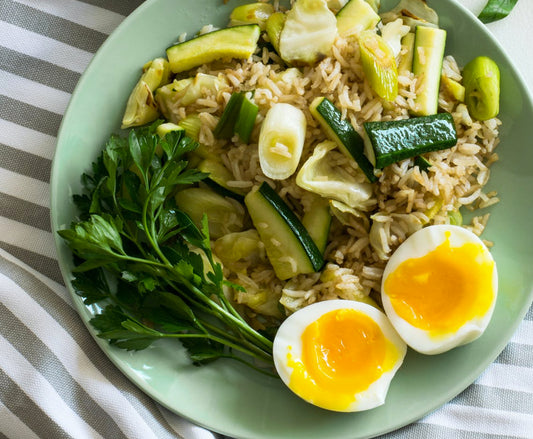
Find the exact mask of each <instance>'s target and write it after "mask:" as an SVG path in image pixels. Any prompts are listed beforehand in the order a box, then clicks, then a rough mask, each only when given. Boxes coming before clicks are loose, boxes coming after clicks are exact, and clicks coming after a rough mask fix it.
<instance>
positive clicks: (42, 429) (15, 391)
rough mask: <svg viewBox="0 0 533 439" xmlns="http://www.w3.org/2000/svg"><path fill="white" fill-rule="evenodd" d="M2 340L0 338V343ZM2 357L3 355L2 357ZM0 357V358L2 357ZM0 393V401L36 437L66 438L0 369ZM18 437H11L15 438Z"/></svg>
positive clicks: (59, 428)
mask: <svg viewBox="0 0 533 439" xmlns="http://www.w3.org/2000/svg"><path fill="white" fill-rule="evenodd" d="M2 340H3V338H2V337H1V336H0V342H1V341H2ZM2 356H3V355H2ZM2 356H0V357H2ZM0 383H1V385H2V392H0V400H1V401H2V402H3V405H5V406H6V407H7V408H8V409H9V410H10V411H11V412H12V413H13V415H14V416H16V417H17V418H19V419H20V420H21V421H22V422H23V423H24V424H26V426H27V427H28V428H29V429H30V430H32V431H33V432H34V433H35V434H37V436H38V437H41V438H43V437H47V438H66V437H69V436H68V435H66V434H65V432H64V431H63V429H62V428H61V427H59V425H57V423H56V422H55V421H53V420H52V419H51V418H49V417H48V416H47V415H46V414H45V413H43V411H42V410H41V409H40V407H39V406H38V405H37V404H36V403H35V402H34V401H33V400H31V399H30V398H29V397H28V395H27V394H26V393H25V392H24V391H23V390H22V389H21V388H20V387H19V386H18V385H17V383H16V382H15V381H13V380H12V379H11V378H10V377H9V376H8V375H7V374H6V373H5V372H4V370H2V369H0ZM17 437H18V436H12V438H17Z"/></svg>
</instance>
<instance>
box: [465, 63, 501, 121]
mask: <svg viewBox="0 0 533 439" xmlns="http://www.w3.org/2000/svg"><path fill="white" fill-rule="evenodd" d="M463 85H464V87H465V103H466V106H467V107H468V112H469V113H470V115H471V116H472V117H474V118H475V119H478V120H487V119H492V118H493V117H496V116H497V115H498V113H499V112H500V69H499V68H498V65H497V64H496V63H495V62H494V61H493V60H492V59H490V58H489V57H487V56H478V57H477V58H474V59H473V60H472V61H470V62H469V63H468V64H467V65H466V66H465V68H464V69H463Z"/></svg>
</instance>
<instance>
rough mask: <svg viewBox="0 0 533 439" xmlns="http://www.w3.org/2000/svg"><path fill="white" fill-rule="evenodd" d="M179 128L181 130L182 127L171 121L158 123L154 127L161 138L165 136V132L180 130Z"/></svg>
mask: <svg viewBox="0 0 533 439" xmlns="http://www.w3.org/2000/svg"><path fill="white" fill-rule="evenodd" d="M181 130H183V128H182V127H180V126H179V125H176V124H175V123H172V122H167V123H162V124H161V125H159V126H158V127H157V128H156V129H155V132H156V134H157V135H158V136H159V137H161V138H163V137H165V135H166V134H167V133H170V132H171V131H181Z"/></svg>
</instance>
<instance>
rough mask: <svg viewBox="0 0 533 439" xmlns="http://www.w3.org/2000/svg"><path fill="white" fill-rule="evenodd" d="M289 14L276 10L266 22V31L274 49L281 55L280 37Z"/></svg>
mask: <svg viewBox="0 0 533 439" xmlns="http://www.w3.org/2000/svg"><path fill="white" fill-rule="evenodd" d="M286 19H287V16H286V15H285V14H284V13H283V12H274V13H273V14H272V15H271V16H270V17H268V20H267V22H266V33H267V35H268V39H269V40H270V43H271V44H272V46H273V47H274V50H275V51H276V52H277V53H278V55H279V53H280V52H279V38H280V35H281V31H282V30H283V26H284V25H285V20H286Z"/></svg>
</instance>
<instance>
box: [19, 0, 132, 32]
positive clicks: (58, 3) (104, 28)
mask: <svg viewBox="0 0 533 439" xmlns="http://www.w3.org/2000/svg"><path fill="white" fill-rule="evenodd" d="M13 1H15V2H17V3H22V4H24V5H26V6H30V7H32V8H35V9H39V10H40V11H42V12H46V13H47V14H51V15H54V16H56V17H61V18H64V19H66V20H68V21H69V22H72V23H77V24H79V25H81V26H84V27H87V28H90V29H93V30H95V31H98V32H101V33H103V34H106V35H109V34H110V33H111V32H112V31H113V30H115V28H116V27H117V26H118V25H119V24H120V22H121V21H122V20H124V16H123V15H120V14H117V13H115V12H112V11H108V10H106V9H103V8H99V7H95V6H92V5H89V4H87V3H82V2H79V1H76V0H69V1H68V7H65V3H66V2H65V0H47V1H46V2H35V1H34V0H13Z"/></svg>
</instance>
